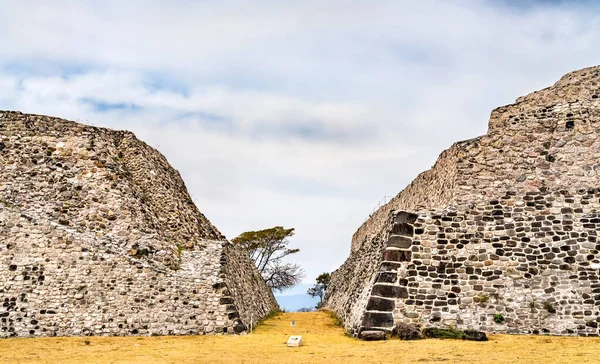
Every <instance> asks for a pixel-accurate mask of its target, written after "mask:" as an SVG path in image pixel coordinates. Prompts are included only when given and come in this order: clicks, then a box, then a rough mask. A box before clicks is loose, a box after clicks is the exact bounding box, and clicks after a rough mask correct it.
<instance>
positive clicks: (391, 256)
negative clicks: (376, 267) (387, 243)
mask: <svg viewBox="0 0 600 364" xmlns="http://www.w3.org/2000/svg"><path fill="white" fill-rule="evenodd" d="M411 256H412V253H411V252H410V251H406V250H397V249H386V250H385V251H384V252H383V260H384V261H388V262H410V258H411Z"/></svg>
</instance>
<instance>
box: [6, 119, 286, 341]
mask: <svg viewBox="0 0 600 364" xmlns="http://www.w3.org/2000/svg"><path fill="white" fill-rule="evenodd" d="M0 302H2V306H1V307H0V319H1V323H0V337H11V336H70V335H167V334H168V335H183V334H208V333H242V332H245V331H246V330H247V328H248V327H249V325H250V324H251V322H256V321H258V320H259V319H261V318H262V317H264V316H265V315H267V314H268V313H269V312H270V311H271V310H273V309H276V308H277V304H276V302H275V299H274V297H273V294H272V293H271V291H270V290H269V289H268V288H267V286H266V285H265V283H264V281H263V280H262V278H261V277H260V275H259V273H258V271H257V269H256V267H255V266H254V264H253V263H252V262H251V260H250V259H249V257H248V255H247V253H246V252H245V251H244V250H241V249H240V248H238V247H236V246H233V245H231V244H230V243H229V242H227V240H226V239H225V238H224V237H223V236H222V235H221V233H220V232H219V231H218V230H217V229H216V228H215V227H214V226H213V225H212V224H211V223H210V222H209V221H208V219H206V217H205V216H204V215H202V214H201V213H200V212H199V211H198V209H197V208H196V206H195V205H194V203H193V202H192V199H191V198H190V196H189V194H188V192H187V190H186V188H185V185H184V183H183V181H182V179H181V177H180V176H179V173H178V172H177V171H176V170H175V169H173V168H172V167H171V166H170V165H169V163H168V162H167V160H166V159H165V158H164V157H163V156H162V155H161V154H160V153H159V152H157V151H156V150H154V149H153V148H151V147H149V146H148V145H146V144H145V143H143V142H141V141H139V140H138V139H136V137H135V136H134V135H133V134H132V133H130V132H124V131H114V130H109V129H103V128H95V127H91V126H86V125H81V124H77V123H74V122H71V121H67V120H62V119H57V118H51V117H47V116H40V115H28V114H22V113H19V112H10V111H0Z"/></svg>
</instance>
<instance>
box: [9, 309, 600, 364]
mask: <svg viewBox="0 0 600 364" xmlns="http://www.w3.org/2000/svg"><path fill="white" fill-rule="evenodd" d="M291 320H295V321H296V327H295V328H292V327H290V321H291ZM290 335H302V336H303V341H304V346H302V347H300V348H288V347H287V346H286V345H285V342H286V341H287V339H288V337H289V336H290ZM86 339H87V340H89V341H90V344H89V345H86V344H85V340H86ZM0 363H144V364H149V363H328V364H332V363H445V364H450V363H478V364H480V363H519V364H520V363H535V364H549V363H578V364H580V363H600V339H598V338H577V337H547V336H511V335H493V336H491V337H490V341H488V342H483V343H478V342H467V341H454V340H432V339H430V340H420V341H400V340H388V341H380V342H363V341H359V340H356V339H352V338H349V337H347V336H344V333H343V331H342V329H340V328H339V327H336V326H335V324H334V320H333V319H332V318H331V317H330V316H329V315H328V314H327V313H326V312H309V313H284V314H281V315H279V316H277V317H274V318H272V319H270V320H268V321H266V322H264V323H263V324H262V325H261V326H260V327H259V328H257V330H256V331H255V332H254V333H253V334H251V335H246V336H179V337H175V336H168V337H164V336H163V337H89V338H81V337H77V338H40V339H0Z"/></svg>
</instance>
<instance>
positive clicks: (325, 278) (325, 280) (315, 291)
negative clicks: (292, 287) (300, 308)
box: [306, 273, 331, 308]
mask: <svg viewBox="0 0 600 364" xmlns="http://www.w3.org/2000/svg"><path fill="white" fill-rule="evenodd" d="M330 279H331V276H330V275H329V273H322V274H320V275H319V276H318V277H317V283H316V284H315V285H314V286H312V287H311V288H309V289H308V291H306V293H308V294H309V295H310V296H311V297H319V302H318V303H317V305H316V306H315V307H316V308H321V307H323V298H325V292H326V291H327V287H328V286H329V280H330Z"/></svg>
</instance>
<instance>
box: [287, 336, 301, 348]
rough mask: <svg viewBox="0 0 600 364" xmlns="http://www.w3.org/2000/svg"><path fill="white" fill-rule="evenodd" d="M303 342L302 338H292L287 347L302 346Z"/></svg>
mask: <svg viewBox="0 0 600 364" xmlns="http://www.w3.org/2000/svg"><path fill="white" fill-rule="evenodd" d="M301 342H302V336H290V338H289V339H288V341H287V346H300V343H301Z"/></svg>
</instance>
